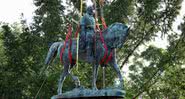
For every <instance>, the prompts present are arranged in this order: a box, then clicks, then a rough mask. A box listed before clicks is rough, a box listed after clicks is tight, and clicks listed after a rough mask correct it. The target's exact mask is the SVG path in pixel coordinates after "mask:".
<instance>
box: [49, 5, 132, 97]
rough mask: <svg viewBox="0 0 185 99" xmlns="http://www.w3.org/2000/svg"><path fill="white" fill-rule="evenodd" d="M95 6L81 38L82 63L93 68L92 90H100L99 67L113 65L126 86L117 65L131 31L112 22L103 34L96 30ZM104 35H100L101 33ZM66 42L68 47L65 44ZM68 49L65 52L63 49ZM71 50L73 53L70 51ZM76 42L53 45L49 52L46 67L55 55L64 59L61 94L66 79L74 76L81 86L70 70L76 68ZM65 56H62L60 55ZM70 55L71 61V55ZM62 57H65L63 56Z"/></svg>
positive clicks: (82, 25)
mask: <svg viewBox="0 0 185 99" xmlns="http://www.w3.org/2000/svg"><path fill="white" fill-rule="evenodd" d="M93 10H94V9H93V7H88V8H87V10H86V14H85V15H84V16H83V17H82V18H81V21H80V29H81V30H80V38H79V52H78V55H79V61H83V62H88V63H90V64H92V65H93V80H92V89H93V90H97V87H96V80H97V76H98V67H99V66H104V65H108V64H109V65H110V66H112V67H113V69H114V70H115V71H116V73H117V75H118V78H119V81H120V85H119V87H120V88H122V87H123V85H122V84H123V77H122V75H121V72H120V69H119V66H118V64H117V62H116V50H115V49H116V48H121V47H122V46H123V44H124V42H125V41H126V37H127V36H128V33H129V32H128V31H129V28H128V27H127V26H126V25H124V24H122V23H113V24H111V25H110V26H108V27H107V28H106V29H104V30H103V31H96V30H95V19H94V17H93V13H94V11H93ZM99 32H101V35H100V33H99ZM64 43H66V44H64ZM64 45H65V49H64V51H63V52H62V51H61V50H62V48H63V47H64ZM69 48H70V50H69ZM76 50H77V40H76V39H74V38H73V39H72V40H68V41H66V42H55V43H53V44H52V45H51V46H50V48H49V51H48V53H47V57H46V59H45V64H47V65H48V64H50V63H51V62H52V61H53V59H54V58H55V57H56V56H60V57H61V61H62V64H63V66H64V70H63V72H62V74H61V76H60V79H59V82H58V94H59V95H61V94H62V86H63V82H64V80H65V78H66V76H68V75H71V76H72V78H73V80H74V81H75V85H76V87H79V86H80V81H79V79H78V77H76V76H73V75H72V74H71V73H70V71H71V69H72V68H73V67H74V66H75V65H76V63H75V61H76V55H77V51H76ZM61 53H62V54H61ZM70 53H71V58H69V54H70ZM61 55H62V56H61Z"/></svg>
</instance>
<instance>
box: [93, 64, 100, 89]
mask: <svg viewBox="0 0 185 99" xmlns="http://www.w3.org/2000/svg"><path fill="white" fill-rule="evenodd" d="M98 67H99V64H94V65H93V82H92V88H93V90H98V89H97V86H96V80H97V76H98Z"/></svg>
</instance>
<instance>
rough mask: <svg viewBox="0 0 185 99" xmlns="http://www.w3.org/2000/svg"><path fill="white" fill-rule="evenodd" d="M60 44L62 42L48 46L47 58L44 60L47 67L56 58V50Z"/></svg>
mask: <svg viewBox="0 0 185 99" xmlns="http://www.w3.org/2000/svg"><path fill="white" fill-rule="evenodd" d="M62 44H63V43H62V42H55V43H53V44H52V45H51V46H50V48H49V51H48V54H47V57H46V59H45V64H46V65H49V64H50V63H51V62H52V61H53V60H54V58H55V57H56V56H57V53H58V48H59V47H60V46H62Z"/></svg>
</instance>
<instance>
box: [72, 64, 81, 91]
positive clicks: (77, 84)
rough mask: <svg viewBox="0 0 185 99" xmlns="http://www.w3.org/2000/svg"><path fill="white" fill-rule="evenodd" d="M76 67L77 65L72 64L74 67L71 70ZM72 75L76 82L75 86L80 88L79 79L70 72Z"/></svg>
mask: <svg viewBox="0 0 185 99" xmlns="http://www.w3.org/2000/svg"><path fill="white" fill-rule="evenodd" d="M74 66H75V64H72V65H71V66H70V69H72V68H73V67H74ZM70 75H71V77H72V79H73V80H74V82H75V86H76V87H80V80H79V79H78V77H77V76H74V75H72V74H71V72H70Z"/></svg>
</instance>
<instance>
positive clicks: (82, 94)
mask: <svg viewBox="0 0 185 99" xmlns="http://www.w3.org/2000/svg"><path fill="white" fill-rule="evenodd" d="M124 97H125V91H124V90H121V89H108V88H107V89H101V90H91V89H84V88H75V89H73V90H71V91H68V92H66V93H62V95H55V96H53V97H51V99H123V98H124Z"/></svg>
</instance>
